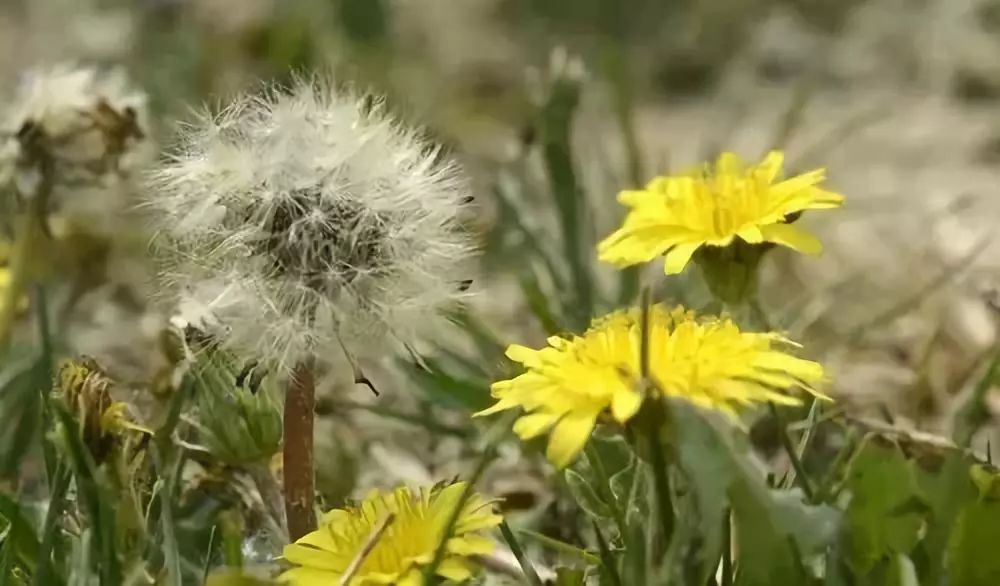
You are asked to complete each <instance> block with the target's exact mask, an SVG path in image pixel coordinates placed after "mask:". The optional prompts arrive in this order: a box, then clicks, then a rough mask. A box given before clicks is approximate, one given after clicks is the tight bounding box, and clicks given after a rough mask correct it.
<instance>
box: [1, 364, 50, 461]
mask: <svg viewBox="0 0 1000 586" xmlns="http://www.w3.org/2000/svg"><path fill="white" fill-rule="evenodd" d="M8 364H9V365H10V366H9V367H8V368H7V369H6V371H4V372H3V373H2V374H0V478H11V477H14V476H16V475H17V474H16V473H17V470H18V468H19V467H20V465H21V460H22V459H23V458H24V457H25V456H26V455H27V454H29V453H31V450H30V449H25V448H26V446H32V445H34V444H35V443H36V442H35V441H34V439H35V437H36V434H37V433H38V428H39V426H40V424H41V422H42V401H41V397H42V394H43V393H47V392H48V391H49V389H50V388H51V384H52V382H51V381H52V379H51V377H49V376H48V368H47V366H46V364H45V363H43V361H42V360H41V359H38V360H36V361H33V362H27V363H24V362H21V363H13V364H12V363H9V362H8Z"/></svg>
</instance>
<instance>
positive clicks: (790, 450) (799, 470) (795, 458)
mask: <svg viewBox="0 0 1000 586" xmlns="http://www.w3.org/2000/svg"><path fill="white" fill-rule="evenodd" d="M768 405H769V407H770V408H771V414H772V415H773V416H774V419H775V421H776V422H777V425H778V437H779V438H780V439H781V447H782V448H784V449H785V453H787V454H788V459H789V460H791V462H792V468H793V469H794V470H795V482H797V483H798V485H799V487H801V488H802V492H804V493H805V495H806V498H808V499H809V500H812V499H813V497H814V496H815V494H816V493H815V491H814V490H813V486H812V483H811V482H810V481H809V477H808V476H807V475H806V468H805V466H803V464H802V459H801V458H799V454H798V451H797V450H796V449H795V445H794V444H793V443H792V437H791V436H790V435H788V428H787V426H786V425H785V419H784V417H782V416H781V413H779V412H778V408H777V407H776V406H775V405H774V403H769V404H768Z"/></svg>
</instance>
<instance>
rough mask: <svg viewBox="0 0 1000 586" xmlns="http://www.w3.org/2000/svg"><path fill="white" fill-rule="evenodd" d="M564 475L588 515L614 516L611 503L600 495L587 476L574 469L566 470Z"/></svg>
mask: <svg viewBox="0 0 1000 586" xmlns="http://www.w3.org/2000/svg"><path fill="white" fill-rule="evenodd" d="M564 475H565V477H566V485H567V486H568V487H569V491H570V493H572V494H573V498H574V499H576V502H577V504H579V505H580V508H582V509H583V510H584V511H586V512H587V514H588V515H590V516H591V517H594V518H597V519H613V518H614V514H613V513H612V509H611V505H609V504H608V503H607V502H605V501H604V499H602V498H601V497H600V496H599V495H598V491H597V490H596V489H595V487H594V486H593V485H591V483H590V482H588V481H587V479H586V478H584V477H583V476H581V475H580V473H579V472H576V471H575V470H572V469H568V470H566V471H565V472H564Z"/></svg>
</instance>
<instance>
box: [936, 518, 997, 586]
mask: <svg viewBox="0 0 1000 586" xmlns="http://www.w3.org/2000/svg"><path fill="white" fill-rule="evenodd" d="M998 543H1000V501H995V500H980V501H975V502H973V503H970V504H969V505H967V506H966V507H964V508H963V509H962V512H961V513H959V515H958V518H957V520H956V522H955V529H954V531H952V534H951V539H950V540H949V542H948V554H947V566H946V567H947V572H948V585H949V586H984V585H986V584H1000V555H997V544H998Z"/></svg>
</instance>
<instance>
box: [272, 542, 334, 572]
mask: <svg viewBox="0 0 1000 586" xmlns="http://www.w3.org/2000/svg"><path fill="white" fill-rule="evenodd" d="M282 553H283V557H284V558H285V559H286V560H288V561H289V562H291V563H293V564H298V565H300V566H308V567H310V568H316V569H318V570H327V571H334V572H343V571H344V570H346V569H347V565H348V564H350V563H351V561H350V560H345V559H343V558H342V557H338V556H337V555H335V554H333V553H330V552H328V551H323V550H321V549H316V548H315V547H306V546H304V545H297V544H294V543H292V544H290V545H286V546H285V549H284V551H283V552H282Z"/></svg>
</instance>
